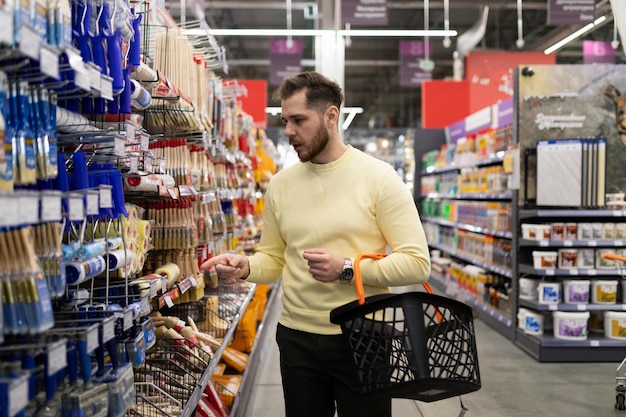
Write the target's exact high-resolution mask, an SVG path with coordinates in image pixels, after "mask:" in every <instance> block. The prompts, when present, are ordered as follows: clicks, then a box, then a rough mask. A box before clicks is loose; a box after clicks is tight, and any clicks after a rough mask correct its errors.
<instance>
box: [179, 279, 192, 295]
mask: <svg viewBox="0 0 626 417" xmlns="http://www.w3.org/2000/svg"><path fill="white" fill-rule="evenodd" d="M189 288H191V281H189V279H188V278H186V279H184V280H182V281H181V282H180V283H179V284H178V289H179V290H180V293H181V294H184V293H186V292H187V291H189Z"/></svg>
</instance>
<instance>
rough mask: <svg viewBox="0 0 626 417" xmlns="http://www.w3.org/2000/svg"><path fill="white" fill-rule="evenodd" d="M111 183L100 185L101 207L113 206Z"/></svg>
mask: <svg viewBox="0 0 626 417" xmlns="http://www.w3.org/2000/svg"><path fill="white" fill-rule="evenodd" d="M111 189H112V187H111V186H110V185H108V186H107V185H101V186H100V208H113V194H112V192H111Z"/></svg>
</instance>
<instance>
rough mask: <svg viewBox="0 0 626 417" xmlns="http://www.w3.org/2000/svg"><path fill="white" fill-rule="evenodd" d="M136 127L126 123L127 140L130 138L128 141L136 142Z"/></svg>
mask: <svg viewBox="0 0 626 417" xmlns="http://www.w3.org/2000/svg"><path fill="white" fill-rule="evenodd" d="M135 132H136V129H135V125H134V124H132V123H131V122H126V138H128V140H130V141H132V142H134V141H135Z"/></svg>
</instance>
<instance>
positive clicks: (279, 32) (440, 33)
mask: <svg viewBox="0 0 626 417" xmlns="http://www.w3.org/2000/svg"><path fill="white" fill-rule="evenodd" d="M208 32H209V33H210V34H211V35H213V36H258V37H263V36H267V37H287V36H303V37H304V36H321V35H329V34H333V33H336V34H338V35H340V36H350V37H357V36H358V37H370V38H379V37H404V38H416V37H417V38H422V37H426V36H433V37H445V36H456V35H457V32H456V30H419V29H417V30H376V29H366V30H338V31H334V30H329V29H213V28H211V29H209V31H208ZM182 33H183V34H184V35H188V36H194V35H206V33H207V32H206V31H205V30H203V29H185V30H183V31H182Z"/></svg>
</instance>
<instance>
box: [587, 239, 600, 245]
mask: <svg viewBox="0 0 626 417" xmlns="http://www.w3.org/2000/svg"><path fill="white" fill-rule="evenodd" d="M587 245H589V246H598V242H597V241H595V240H590V241H589V242H587Z"/></svg>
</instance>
